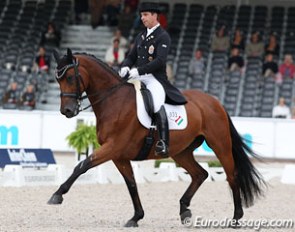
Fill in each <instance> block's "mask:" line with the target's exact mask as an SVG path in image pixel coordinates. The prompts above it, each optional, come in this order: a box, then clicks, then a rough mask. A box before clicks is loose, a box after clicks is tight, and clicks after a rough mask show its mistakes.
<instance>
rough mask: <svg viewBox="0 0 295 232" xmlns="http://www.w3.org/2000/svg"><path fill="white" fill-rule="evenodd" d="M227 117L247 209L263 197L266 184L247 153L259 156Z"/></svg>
mask: <svg viewBox="0 0 295 232" xmlns="http://www.w3.org/2000/svg"><path fill="white" fill-rule="evenodd" d="M227 116H228V121H229V127H230V134H231V139H232V154H233V158H234V161H235V166H236V171H237V181H238V184H239V188H240V191H241V197H242V201H243V203H244V205H245V206H246V207H249V206H251V205H253V203H254V198H255V197H259V196H261V195H263V189H262V188H263V187H264V186H266V183H265V181H264V180H263V177H262V176H261V174H260V173H259V172H258V170H257V169H256V168H255V167H254V166H253V164H252V163H251V160H250V159H249V157H248V155H247V153H248V154H249V155H251V156H253V157H255V158H258V155H257V154H255V153H254V152H253V150H252V149H251V148H250V147H249V146H247V144H246V143H245V142H244V141H243V139H242V138H241V136H240V135H239V133H238V132H237V130H236V128H235V127H234V125H233V123H232V121H231V119H230V117H229V115H227Z"/></svg>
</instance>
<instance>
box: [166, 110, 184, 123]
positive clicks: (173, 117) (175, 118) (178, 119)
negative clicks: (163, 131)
mask: <svg viewBox="0 0 295 232" xmlns="http://www.w3.org/2000/svg"><path fill="white" fill-rule="evenodd" d="M168 118H169V119H170V120H172V121H174V122H175V123H176V124H177V125H178V126H180V125H181V124H182V123H183V117H182V116H181V115H179V114H178V113H177V112H174V111H171V112H169V116H168Z"/></svg>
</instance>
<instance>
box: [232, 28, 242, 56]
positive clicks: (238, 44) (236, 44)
mask: <svg viewBox="0 0 295 232" xmlns="http://www.w3.org/2000/svg"><path fill="white" fill-rule="evenodd" d="M231 47H232V48H238V49H239V50H240V51H244V50H245V39H244V35H243V32H242V31H241V30H240V29H236V30H235V33H234V38H233V40H232V44H231Z"/></svg>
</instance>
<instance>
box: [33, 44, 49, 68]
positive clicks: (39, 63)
mask: <svg viewBox="0 0 295 232" xmlns="http://www.w3.org/2000/svg"><path fill="white" fill-rule="evenodd" d="M49 68H50V56H49V55H47V54H46V50H45V48H44V47H39V51H38V55H37V56H36V58H35V62H34V65H33V70H34V71H35V72H46V73H48V72H49Z"/></svg>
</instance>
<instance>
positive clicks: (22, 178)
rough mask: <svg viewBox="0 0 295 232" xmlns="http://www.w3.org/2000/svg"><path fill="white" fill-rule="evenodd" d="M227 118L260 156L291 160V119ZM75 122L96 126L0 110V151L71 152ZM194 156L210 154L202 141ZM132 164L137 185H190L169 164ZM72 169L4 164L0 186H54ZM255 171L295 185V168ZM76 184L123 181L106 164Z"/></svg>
mask: <svg viewBox="0 0 295 232" xmlns="http://www.w3.org/2000/svg"><path fill="white" fill-rule="evenodd" d="M232 119H233V123H234V125H235V126H236V128H237V130H238V132H239V133H240V134H241V135H242V136H243V137H244V138H246V139H247V141H248V142H247V143H248V145H249V146H250V147H251V148H252V149H253V150H254V151H255V152H257V153H258V154H259V155H261V156H263V157H267V158H272V159H276V158H278V159H289V160H290V159H294V160H295V143H294V141H293V137H294V136H293V134H294V131H295V120H287V119H270V118H240V117H238V118H235V117H233V118H232ZM80 121H84V122H86V123H88V124H95V116H94V115H93V113H91V112H83V113H80V114H79V115H78V116H77V117H75V118H72V119H67V118H65V117H64V116H62V115H61V114H60V113H59V112H52V111H30V112H24V111H17V110H13V111H9V110H0V149H22V148H25V149H50V150H52V151H53V152H73V149H71V148H70V147H69V146H68V144H67V141H66V137H67V136H68V135H69V134H70V133H71V132H72V131H74V130H75V128H76V126H77V123H78V122H80ZM118 133H120V132H118ZM194 154H195V155H196V156H197V157H200V156H204V155H205V156H208V155H209V156H213V155H214V153H213V152H212V150H211V149H210V148H209V147H208V146H207V145H206V143H203V144H202V145H201V147H200V148H198V149H197V150H195V151H194ZM132 165H133V168H134V173H135V178H136V180H137V182H138V183H149V182H163V181H190V177H189V175H188V174H187V173H186V171H185V170H184V169H182V168H179V167H176V166H175V164H173V163H168V164H167V163H166V164H165V163H163V164H161V167H160V168H155V167H154V161H151V162H150V161H142V162H133V163H132ZM202 166H203V167H204V168H205V169H206V170H207V171H208V173H209V174H210V176H209V178H208V179H207V181H212V180H214V181H218V180H225V174H224V172H223V169H222V168H209V167H208V164H207V163H202ZM72 171H73V170H72V169H69V168H67V167H64V166H62V165H59V164H50V165H48V166H47V167H43V168H42V167H41V168H39V169H36V168H25V167H22V166H21V165H6V166H5V168H4V169H3V170H1V171H0V186H30V185H33V186H35V185H59V184H61V183H62V182H63V181H65V180H66V178H67V177H68V176H69V175H70V174H71V172H72ZM259 171H260V172H261V173H262V174H263V176H264V177H265V179H266V180H269V179H271V178H273V177H279V178H281V181H282V182H283V183H293V184H294V182H295V165H287V166H286V167H285V168H281V169H279V168H278V169H275V168H268V169H259ZM77 182H78V183H86V184H87V183H89V184H90V183H100V184H106V183H123V182H124V181H123V178H122V177H121V175H120V173H119V172H118V171H117V170H116V168H115V167H114V165H113V164H112V162H108V163H106V164H103V165H100V166H99V167H96V168H93V169H91V170H89V171H88V172H87V173H85V174H83V175H82V176H81V177H80V178H79V179H78V180H77Z"/></svg>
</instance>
